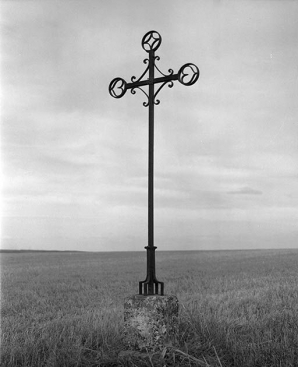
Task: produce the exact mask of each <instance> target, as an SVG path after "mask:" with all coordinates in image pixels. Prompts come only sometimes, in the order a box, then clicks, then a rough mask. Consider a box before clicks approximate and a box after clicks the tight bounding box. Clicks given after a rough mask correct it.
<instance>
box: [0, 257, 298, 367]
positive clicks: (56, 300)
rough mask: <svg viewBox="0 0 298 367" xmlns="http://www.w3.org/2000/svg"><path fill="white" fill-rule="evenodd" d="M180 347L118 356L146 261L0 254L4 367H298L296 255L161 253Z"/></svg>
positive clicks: (161, 274)
mask: <svg viewBox="0 0 298 367" xmlns="http://www.w3.org/2000/svg"><path fill="white" fill-rule="evenodd" d="M156 257H157V261H156V263H157V264H156V266H157V277H158V279H159V280H161V281H164V282H165V291H166V293H167V294H175V295H177V297H178V299H179V301H180V321H179V322H180V324H179V333H178V334H177V343H178V345H177V346H176V347H175V348H174V347H170V346H169V347H168V348H167V349H166V350H165V351H164V354H163V358H158V356H154V355H153V356H150V355H148V358H147V359H138V357H137V356H131V357H127V358H122V357H119V352H121V351H122V350H123V344H122V340H121V336H122V328H123V320H122V318H123V300H124V298H125V297H126V296H128V295H132V294H135V293H137V289H138V281H139V280H144V279H145V275H146V274H145V272H146V271H145V270H146V253H145V251H144V252H138V253H136V252H134V253H132V252H127V253H55V252H49V253H46V252H44V253H38V252H36V253H34V252H33V253H2V254H1V269H2V270H1V283H2V290H1V293H2V301H1V305H2V307H1V314H2V325H1V332H2V336H1V344H2V345H1V362H2V364H1V365H2V366H30V367H33V366H38V367H40V366H222V367H224V366H226V367H228V366H236V367H246V366H260V367H266V366H268V367H269V366H270V367H272V366H282V367H286V366H291V367H292V366H298V250H258V251H253V250H252V251H216V252H207V251H202V252H160V251H157V252H156Z"/></svg>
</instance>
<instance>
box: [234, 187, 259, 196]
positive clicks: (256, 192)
mask: <svg viewBox="0 0 298 367" xmlns="http://www.w3.org/2000/svg"><path fill="white" fill-rule="evenodd" d="M227 193H228V194H231V195H262V194H263V192H262V191H260V190H255V189H252V188H251V187H242V188H240V189H238V190H234V191H228V192H227Z"/></svg>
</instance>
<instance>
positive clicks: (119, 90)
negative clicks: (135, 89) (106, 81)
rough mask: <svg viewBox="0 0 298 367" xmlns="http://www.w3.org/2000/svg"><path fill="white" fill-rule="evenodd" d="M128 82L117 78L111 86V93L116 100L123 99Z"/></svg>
mask: <svg viewBox="0 0 298 367" xmlns="http://www.w3.org/2000/svg"><path fill="white" fill-rule="evenodd" d="M126 90H127V86H126V81H125V80H124V79H122V78H115V79H113V80H112V81H111V83H110V85H109V93H110V95H111V96H112V97H114V98H121V97H123V96H124V94H125V93H126Z"/></svg>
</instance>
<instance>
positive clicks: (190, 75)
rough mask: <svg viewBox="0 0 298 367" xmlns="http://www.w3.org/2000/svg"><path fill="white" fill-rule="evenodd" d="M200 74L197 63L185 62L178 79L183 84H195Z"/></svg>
mask: <svg viewBox="0 0 298 367" xmlns="http://www.w3.org/2000/svg"><path fill="white" fill-rule="evenodd" d="M199 76H200V70H199V68H198V67H197V66H196V65H195V64H191V63H188V64H185V65H183V66H182V67H181V68H180V70H179V71H178V80H179V82H180V83H181V84H183V85H187V86H188V85H193V84H194V83H195V82H196V81H197V80H198V79H199Z"/></svg>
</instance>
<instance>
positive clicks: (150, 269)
mask: <svg viewBox="0 0 298 367" xmlns="http://www.w3.org/2000/svg"><path fill="white" fill-rule="evenodd" d="M148 135H149V147H148V151H149V154H148V246H147V247H145V248H146V250H147V274H148V275H149V278H150V279H155V249H156V247H155V246H154V51H153V50H151V51H150V52H149V134H148ZM145 291H146V290H145ZM148 293H149V294H153V293H154V289H153V282H149V284H148Z"/></svg>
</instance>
